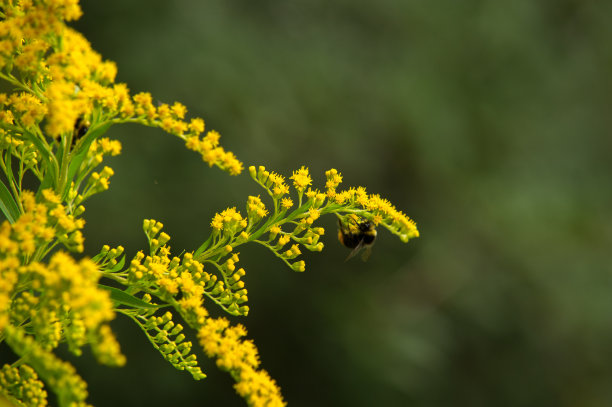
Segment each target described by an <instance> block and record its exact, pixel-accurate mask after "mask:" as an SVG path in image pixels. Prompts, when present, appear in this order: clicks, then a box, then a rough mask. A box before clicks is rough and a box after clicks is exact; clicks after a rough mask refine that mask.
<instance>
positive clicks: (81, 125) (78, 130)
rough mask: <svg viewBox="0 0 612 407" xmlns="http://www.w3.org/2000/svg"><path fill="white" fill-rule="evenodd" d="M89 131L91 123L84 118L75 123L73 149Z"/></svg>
mask: <svg viewBox="0 0 612 407" xmlns="http://www.w3.org/2000/svg"><path fill="white" fill-rule="evenodd" d="M88 131H89V122H87V121H86V120H85V119H84V118H83V117H82V116H81V117H79V118H78V119H77V120H76V122H75V123H74V132H73V134H72V147H74V146H76V144H77V143H78V142H79V140H80V139H82V138H83V136H84V135H85V134H87V132H88Z"/></svg>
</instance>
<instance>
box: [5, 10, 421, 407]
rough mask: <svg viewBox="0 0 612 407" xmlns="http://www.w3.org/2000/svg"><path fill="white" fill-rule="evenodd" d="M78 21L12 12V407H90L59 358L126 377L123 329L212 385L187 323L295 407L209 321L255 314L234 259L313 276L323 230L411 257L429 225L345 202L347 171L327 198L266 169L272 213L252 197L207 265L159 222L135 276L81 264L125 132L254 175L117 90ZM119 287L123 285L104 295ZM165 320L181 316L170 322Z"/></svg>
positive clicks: (242, 347)
mask: <svg viewBox="0 0 612 407" xmlns="http://www.w3.org/2000/svg"><path fill="white" fill-rule="evenodd" d="M80 15H81V9H80V7H79V5H78V0H16V1H0V80H3V81H4V82H5V84H8V85H9V86H8V87H4V89H9V88H10V89H13V91H11V92H8V93H0V169H1V170H2V171H3V173H4V178H3V180H4V179H6V182H4V181H2V182H0V210H1V211H2V213H3V214H4V215H5V216H6V221H4V222H3V223H2V224H1V225H0V342H3V341H5V342H6V343H7V344H8V345H9V346H10V347H11V349H12V350H13V351H14V352H15V354H16V355H17V358H18V359H17V360H16V361H15V363H14V364H13V365H5V366H3V367H1V368H0V397H1V396H4V397H5V398H7V399H9V400H10V401H12V402H15V403H17V404H20V403H21V404H25V405H45V404H46V400H47V395H46V392H45V390H44V387H43V383H45V385H46V386H47V388H49V389H51V390H52V391H53V392H54V393H55V394H56V395H57V398H58V404H59V405H60V406H72V407H74V406H85V405H86V404H85V399H86V397H87V389H86V383H85V382H84V381H83V380H82V379H81V378H80V377H79V376H78V374H77V373H76V371H75V369H74V368H73V367H72V365H70V364H69V363H67V362H64V361H62V360H60V359H59V358H57V357H56V356H55V355H54V354H53V353H52V351H53V350H54V349H55V348H57V347H58V345H59V344H60V343H66V344H67V345H68V349H69V350H70V351H71V352H73V353H74V354H76V355H79V354H80V353H81V352H82V348H83V346H85V345H90V346H91V350H92V352H93V354H94V355H95V357H96V358H97V360H98V361H99V362H100V363H103V364H107V365H115V366H119V365H122V364H124V363H125V357H124V356H123V355H122V354H121V352H120V349H119V344H118V342H117V340H116V339H115V337H114V335H113V333H112V331H111V328H110V326H109V322H110V321H111V320H112V319H113V318H114V317H115V315H116V314H117V313H119V314H122V315H124V316H126V317H128V318H130V319H131V320H132V321H133V322H135V323H136V324H137V325H138V326H140V328H141V329H142V332H143V334H144V335H145V336H146V337H147V338H148V339H149V341H150V343H151V345H152V346H153V347H154V348H155V349H157V350H158V351H159V352H160V354H161V355H162V356H163V357H164V358H165V359H166V360H167V361H168V362H169V363H171V364H172V365H173V366H175V367H176V368H177V369H179V370H184V371H187V372H189V373H190V374H191V375H192V377H193V378H194V379H196V380H199V379H202V378H204V377H205V375H204V373H202V371H201V370H200V368H199V367H198V363H197V359H196V356H195V355H194V354H193V352H192V343H191V342H189V341H186V340H185V335H184V334H183V329H184V328H183V326H182V325H181V324H177V323H175V322H174V321H173V315H176V314H178V315H179V316H180V317H181V318H182V320H183V321H184V322H185V324H186V326H188V327H189V328H191V329H193V330H195V331H196V332H197V333H198V340H199V343H200V345H201V346H202V347H203V349H204V351H205V352H206V354H207V355H208V356H209V357H211V358H214V359H215V360H216V362H217V365H218V366H219V367H220V368H221V369H223V370H226V371H228V372H229V373H230V374H231V375H232V377H233V378H234V380H235V381H236V384H235V389H236V391H237V392H238V394H240V395H241V396H242V397H244V398H245V400H246V401H247V403H248V404H249V405H252V406H258V407H259V406H283V405H284V404H285V403H284V402H283V399H282V396H281V393H280V389H279V388H278V386H277V385H276V383H275V381H274V380H273V379H271V378H270V376H269V375H268V373H267V372H266V371H265V370H263V369H261V368H260V366H259V356H258V352H257V349H256V347H255V345H254V344H253V342H252V341H250V340H246V339H244V337H245V336H246V329H245V328H244V327H243V326H242V325H236V326H230V324H229V322H228V321H227V320H226V319H224V318H212V317H211V316H210V315H209V311H208V309H207V308H206V307H205V304H206V303H207V301H209V302H212V303H214V304H216V305H217V306H219V307H220V308H221V309H223V310H224V311H226V312H227V313H229V314H231V315H234V316H246V315H247V314H248V312H249V307H248V306H247V305H246V303H247V301H248V292H247V289H246V287H245V282H244V277H245V276H246V271H245V269H244V268H242V267H238V263H239V260H240V253H239V252H238V251H237V250H236V249H237V248H238V247H239V246H240V245H242V244H245V243H248V242H255V243H257V244H260V245H263V246H264V247H266V248H268V249H269V250H270V251H271V252H272V253H274V255H275V256H277V257H278V258H280V259H281V260H282V261H283V262H284V263H285V264H287V265H288V266H289V267H290V268H291V269H293V270H295V271H299V272H302V271H304V270H305V268H306V264H305V262H304V261H303V260H300V259H299V257H300V255H301V254H302V252H303V250H310V251H321V250H322V249H323V243H322V242H321V241H320V239H321V236H323V235H324V234H325V230H324V229H323V228H322V227H320V226H316V223H317V221H318V220H319V218H320V217H321V216H322V215H326V214H335V215H338V216H340V217H352V219H353V220H354V223H355V224H357V223H358V222H359V221H360V220H362V219H367V220H368V221H370V222H372V224H374V225H376V226H383V227H385V228H387V229H388V230H389V231H391V232H392V233H393V234H395V235H397V236H399V237H400V239H401V240H402V241H408V240H409V239H411V238H413V237H417V236H419V232H418V229H417V228H416V225H415V223H414V222H413V221H412V220H411V219H410V218H408V217H407V216H406V215H405V214H404V213H402V212H401V211H398V210H397V209H396V208H395V207H394V206H393V205H392V204H391V203H390V202H389V201H387V200H386V199H383V198H381V197H380V196H379V195H373V194H368V193H367V192H366V190H365V188H363V187H357V188H349V189H346V190H339V186H340V184H341V182H342V176H341V174H340V173H339V172H338V171H337V170H335V169H331V170H329V171H327V172H326V183H325V187H324V189H323V190H321V191H320V190H318V189H313V187H312V178H311V176H310V172H309V170H308V168H307V167H305V166H302V167H300V168H299V169H297V170H296V171H293V173H292V174H291V176H290V177H289V178H288V180H289V181H286V179H285V177H284V176H283V175H280V174H278V173H276V172H273V171H268V170H266V169H265V168H264V167H258V168H256V167H253V166H252V167H250V168H249V173H250V175H251V177H252V178H253V179H254V180H255V182H257V183H258V184H259V185H260V186H261V187H262V188H263V189H264V191H265V192H266V193H267V194H268V195H269V197H270V198H269V199H270V200H271V202H268V203H265V202H264V200H265V199H262V198H261V197H260V196H259V195H258V196H249V197H248V199H247V202H246V208H245V210H243V211H242V212H241V210H242V209H237V208H236V207H231V208H228V209H225V210H223V211H221V212H220V213H217V214H216V215H215V216H214V217H213V219H212V221H211V223H210V225H211V228H212V232H211V234H210V236H209V238H208V239H207V240H206V241H205V242H204V243H202V244H201V246H200V247H199V248H197V249H196V250H195V251H193V252H183V254H181V255H180V256H173V255H172V254H171V250H170V246H169V245H168V242H169V241H170V236H169V235H168V234H166V233H165V232H163V231H162V228H163V225H162V224H161V223H160V222H157V221H155V220H150V219H147V220H145V221H144V222H143V229H144V232H145V234H146V236H147V240H148V246H149V247H148V252H147V253H145V252H144V251H141V252H138V253H137V254H136V255H135V256H134V257H133V258H132V259H131V261H126V256H125V254H124V249H123V247H121V246H118V247H115V248H110V247H109V246H104V247H103V248H102V250H101V251H100V253H99V254H97V255H96V256H94V257H93V258H92V259H87V258H85V259H81V260H77V259H75V258H74V257H73V256H72V255H71V254H69V252H72V253H79V252H82V251H83V243H84V238H83V234H82V229H83V227H84V223H85V221H84V220H83V219H82V218H81V217H80V216H81V215H82V214H83V213H84V211H85V207H84V206H83V204H84V203H85V201H86V200H87V199H88V198H90V197H91V196H93V195H94V194H97V193H100V192H103V191H105V190H107V189H108V188H109V186H110V181H109V180H110V178H111V176H113V175H114V171H113V170H112V168H110V167H108V166H102V164H103V162H104V158H105V157H107V156H114V155H117V154H120V152H121V144H120V143H119V142H118V141H114V140H110V139H108V138H105V137H103V135H104V134H105V132H106V131H107V130H108V129H109V128H110V127H111V126H112V125H114V124H118V123H126V122H131V123H139V124H143V125H146V126H152V127H157V128H159V129H162V130H164V131H165V132H167V133H169V134H172V135H174V136H177V137H179V138H180V139H181V140H183V142H184V143H185V145H186V147H187V148H188V149H190V150H193V151H196V152H197V153H199V154H200V155H201V157H202V159H203V161H204V162H206V163H207V164H208V165H209V166H213V165H215V166H217V167H219V168H221V169H223V170H225V171H227V172H228V173H229V174H231V175H237V174H240V173H241V172H242V170H243V164H242V163H241V162H240V161H239V160H238V159H237V158H236V156H235V155H234V154H233V153H231V152H228V151H226V150H225V149H224V148H223V147H222V146H221V145H220V144H219V140H220V135H219V133H218V132H217V131H215V130H206V129H205V123H204V120H202V119H200V118H191V119H186V114H187V108H186V107H185V106H184V105H182V104H181V103H178V102H175V103H172V104H167V103H161V102H158V101H156V100H154V98H153V97H152V96H151V94H149V93H147V92H140V93H136V94H131V93H130V91H129V89H128V87H127V86H126V85H125V84H121V83H115V76H116V73H117V68H116V66H115V64H114V63H113V62H111V61H104V60H103V59H102V57H101V56H100V55H99V54H97V53H96V52H94V51H93V50H92V49H91V46H90V44H89V42H88V41H87V40H86V39H85V38H84V37H83V36H82V35H81V34H79V33H78V32H76V31H75V30H73V29H72V28H70V27H68V26H67V25H66V21H71V20H74V19H77V18H78V17H79V16H80ZM101 166H102V167H101ZM100 167H101V168H100ZM28 174H30V175H33V176H34V179H35V180H37V181H38V188H37V189H36V191H35V192H30V191H28V190H26V189H25V188H24V187H23V185H24V180H25V179H26V175H28ZM292 190H295V191H294V193H293V194H292ZM110 280H112V281H113V282H114V283H115V284H114V285H113V286H108V285H105V283H106V282H107V281H110ZM117 285H118V286H120V287H121V288H117V287H116V286H117ZM166 307H170V308H171V309H172V310H173V311H174V312H172V311H168V310H166V309H164V311H160V310H161V309H162V308H166ZM162 312H163V313H162Z"/></svg>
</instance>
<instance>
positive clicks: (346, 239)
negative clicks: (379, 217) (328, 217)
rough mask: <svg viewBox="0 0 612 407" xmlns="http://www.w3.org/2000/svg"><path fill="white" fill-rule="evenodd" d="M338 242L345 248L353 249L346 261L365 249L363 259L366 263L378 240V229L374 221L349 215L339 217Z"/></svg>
mask: <svg viewBox="0 0 612 407" xmlns="http://www.w3.org/2000/svg"><path fill="white" fill-rule="evenodd" d="M338 240H339V241H340V243H342V244H343V245H344V246H346V247H348V248H349V249H353V250H352V251H351V252H350V253H349V255H348V257H347V258H346V260H348V259H350V258H352V257H353V256H355V255H356V254H357V253H359V252H360V251H361V249H365V251H364V252H363V254H362V255H361V259H362V260H363V261H366V260H367V259H368V257H370V254H371V252H372V245H373V244H374V241H375V240H376V228H375V227H374V223H373V222H372V221H370V220H367V219H363V218H360V217H359V216H357V215H348V216H346V217H344V218H343V217H340V216H338ZM346 260H345V261H346Z"/></svg>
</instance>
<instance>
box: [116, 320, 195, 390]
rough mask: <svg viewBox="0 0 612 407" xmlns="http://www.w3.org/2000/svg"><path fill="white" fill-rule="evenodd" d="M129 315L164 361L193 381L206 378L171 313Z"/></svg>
mask: <svg viewBox="0 0 612 407" xmlns="http://www.w3.org/2000/svg"><path fill="white" fill-rule="evenodd" d="M126 315H129V316H130V317H131V318H132V320H133V321H134V322H135V323H136V324H137V325H138V326H140V328H141V329H142V331H143V332H144V333H145V335H146V336H147V338H148V339H149V342H150V343H151V344H152V345H153V347H154V348H155V349H156V350H157V351H159V352H160V353H161V354H162V356H163V357H164V359H166V360H167V361H168V362H170V364H172V366H174V367H175V368H177V369H178V370H186V371H187V372H188V373H190V374H191V376H193V378H194V379H195V380H200V379H203V378H205V377H206V375H205V374H204V373H202V370H201V369H200V367H199V366H198V362H197V357H196V355H194V354H193V353H192V352H191V348H192V346H193V345H192V343H191V342H190V341H185V335H184V334H183V333H182V331H183V326H182V325H181V324H175V323H174V322H173V321H172V313H171V312H166V313H165V314H163V316H160V317H158V316H154V315H151V316H148V317H145V316H143V315H133V314H129V313H128V314H126Z"/></svg>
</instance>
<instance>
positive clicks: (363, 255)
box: [361, 245, 372, 261]
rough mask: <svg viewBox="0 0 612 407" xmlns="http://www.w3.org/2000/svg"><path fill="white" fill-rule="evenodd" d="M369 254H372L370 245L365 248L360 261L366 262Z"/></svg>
mask: <svg viewBox="0 0 612 407" xmlns="http://www.w3.org/2000/svg"><path fill="white" fill-rule="evenodd" d="M371 254H372V245H369V246H367V247H366V248H365V250H364V251H363V253H362V254H361V260H363V261H368V259H369V258H370V255H371Z"/></svg>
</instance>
